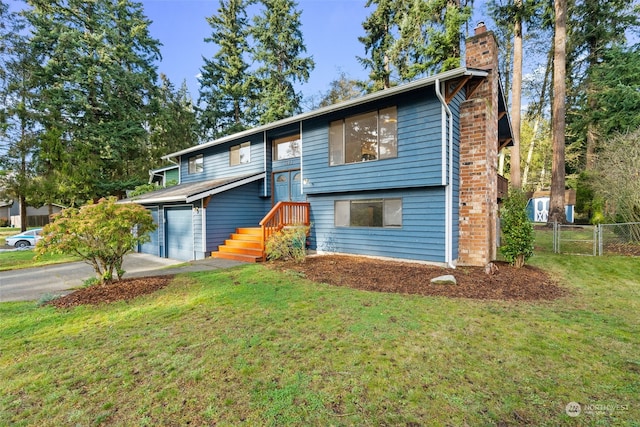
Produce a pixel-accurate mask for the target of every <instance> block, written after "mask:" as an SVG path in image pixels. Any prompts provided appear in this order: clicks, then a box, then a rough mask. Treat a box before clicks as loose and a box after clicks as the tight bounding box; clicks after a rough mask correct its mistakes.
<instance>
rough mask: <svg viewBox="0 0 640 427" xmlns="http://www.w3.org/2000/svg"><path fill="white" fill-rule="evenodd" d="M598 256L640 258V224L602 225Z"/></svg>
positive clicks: (599, 235) (599, 232)
mask: <svg viewBox="0 0 640 427" xmlns="http://www.w3.org/2000/svg"><path fill="white" fill-rule="evenodd" d="M598 255H630V256H640V222H627V223H623V224H600V225H599V226H598Z"/></svg>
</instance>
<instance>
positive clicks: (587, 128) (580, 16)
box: [567, 0, 640, 171]
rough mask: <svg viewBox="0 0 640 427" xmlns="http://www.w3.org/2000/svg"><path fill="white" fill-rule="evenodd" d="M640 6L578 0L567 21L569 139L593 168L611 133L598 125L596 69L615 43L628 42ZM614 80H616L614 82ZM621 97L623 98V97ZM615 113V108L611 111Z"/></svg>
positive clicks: (627, 1)
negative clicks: (602, 145) (604, 142)
mask: <svg viewBox="0 0 640 427" xmlns="http://www.w3.org/2000/svg"><path fill="white" fill-rule="evenodd" d="M639 14H640V7H639V6H638V4H637V2H635V1H634V0H612V1H606V2H602V1H597V0H578V1H576V2H575V4H574V5H573V7H572V8H571V14H570V16H569V22H568V46H567V64H568V68H569V70H568V73H569V76H570V82H571V87H570V92H569V98H568V103H569V105H568V107H569V108H568V113H569V114H568V128H569V134H570V135H572V136H573V137H572V140H571V141H570V142H571V143H572V145H573V146H574V147H579V150H578V151H579V156H580V163H581V165H579V166H578V169H581V168H582V167H583V166H582V165H584V168H585V169H586V170H587V171H590V170H593V168H594V166H595V157H596V154H597V151H598V149H599V146H600V145H601V144H602V141H607V140H608V139H609V138H610V136H611V135H608V134H607V133H606V131H605V130H603V129H601V128H600V126H599V120H598V116H597V113H596V115H594V114H592V113H593V112H597V111H599V110H601V107H600V106H599V105H598V93H599V90H600V89H601V88H602V85H601V84H600V82H599V81H598V79H597V78H596V76H594V74H593V72H594V69H595V68H597V67H598V65H599V64H600V63H602V62H603V60H604V58H605V56H606V55H607V52H608V51H609V50H610V49H611V48H612V47H614V46H624V45H625V44H626V41H627V40H626V35H627V31H630V30H633V29H637V28H638V26H639V25H640V17H639ZM614 84H615V83H614ZM621 101H622V100H621ZM611 113H612V114H615V109H614V110H613V111H611Z"/></svg>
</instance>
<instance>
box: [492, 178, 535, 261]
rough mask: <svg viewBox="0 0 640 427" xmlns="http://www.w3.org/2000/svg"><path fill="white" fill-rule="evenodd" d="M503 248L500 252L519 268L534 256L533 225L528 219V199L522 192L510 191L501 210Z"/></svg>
mask: <svg viewBox="0 0 640 427" xmlns="http://www.w3.org/2000/svg"><path fill="white" fill-rule="evenodd" d="M500 216H501V219H502V221H501V225H502V246H501V247H500V252H501V253H502V255H504V257H505V258H506V259H507V261H509V263H511V264H512V265H514V266H516V267H517V268H520V267H522V266H523V265H524V264H525V262H526V261H527V260H528V259H529V258H531V256H532V255H533V241H534V234H533V224H531V222H530V221H529V218H528V217H527V198H526V197H525V195H524V192H523V191H522V190H516V189H510V190H509V197H508V198H507V199H506V200H505V201H504V204H503V205H502V208H501V209H500Z"/></svg>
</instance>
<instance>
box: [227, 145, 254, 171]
mask: <svg viewBox="0 0 640 427" xmlns="http://www.w3.org/2000/svg"><path fill="white" fill-rule="evenodd" d="M250 161H251V143H250V142H245V143H243V144H240V145H234V146H233V147H231V149H230V151H229V165H230V166H236V165H243V164H246V163H249V162H250Z"/></svg>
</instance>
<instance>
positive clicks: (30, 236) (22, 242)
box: [5, 228, 42, 248]
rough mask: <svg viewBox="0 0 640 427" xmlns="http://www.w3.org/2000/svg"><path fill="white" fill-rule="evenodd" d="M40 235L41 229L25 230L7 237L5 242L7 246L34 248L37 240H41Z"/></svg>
mask: <svg viewBox="0 0 640 427" xmlns="http://www.w3.org/2000/svg"><path fill="white" fill-rule="evenodd" d="M41 234H42V228H34V229H33V230H27V231H25V232H22V233H20V234H16V235H15V236H11V237H7V238H6V239H5V241H6V244H7V245H8V246H15V247H16V248H26V247H28V246H35V245H36V243H37V242H38V240H40V239H42V236H41Z"/></svg>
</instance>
